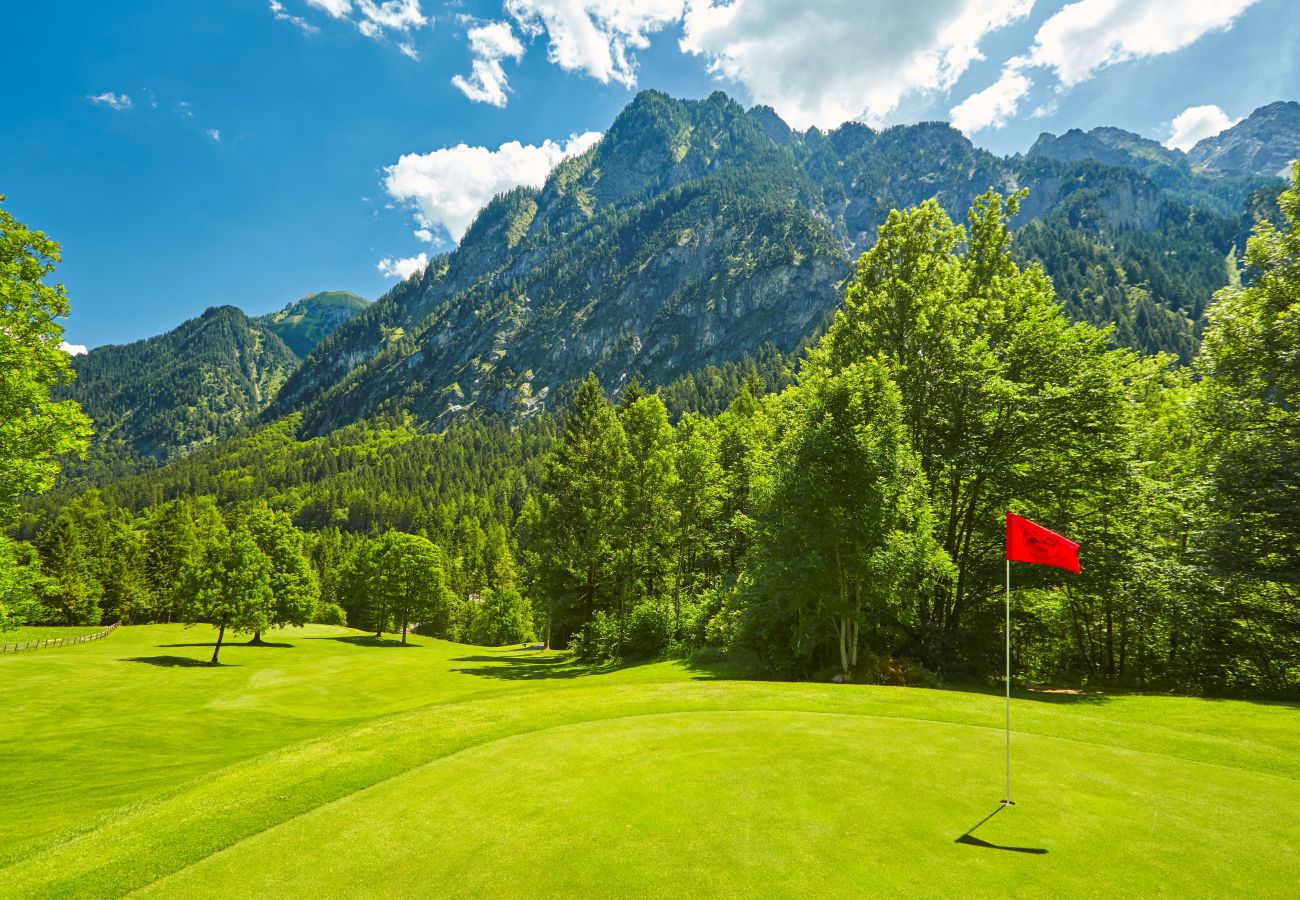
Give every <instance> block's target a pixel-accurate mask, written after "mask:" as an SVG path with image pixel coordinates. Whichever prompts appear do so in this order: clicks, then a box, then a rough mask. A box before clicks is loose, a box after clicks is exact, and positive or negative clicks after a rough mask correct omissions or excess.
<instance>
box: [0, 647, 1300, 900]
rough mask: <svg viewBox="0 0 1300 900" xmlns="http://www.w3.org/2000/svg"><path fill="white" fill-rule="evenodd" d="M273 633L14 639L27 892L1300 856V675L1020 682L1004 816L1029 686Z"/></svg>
mask: <svg viewBox="0 0 1300 900" xmlns="http://www.w3.org/2000/svg"><path fill="white" fill-rule="evenodd" d="M270 640H272V641H275V642H277V643H284V644H291V645H292V646H286V647H269V648H254V647H244V646H239V645H234V646H231V647H229V648H228V649H227V650H223V651H222V658H223V660H224V661H225V662H226V663H228V665H226V666H222V667H220V668H215V669H214V668H208V667H206V666H201V665H193V664H192V663H193V662H196V661H199V660H202V659H205V658H206V657H207V656H208V655H209V653H210V649H209V648H208V647H207V646H188V647H187V646H179V647H178V646H170V645H175V644H206V643H207V642H208V641H210V634H209V633H207V629H202V630H200V629H192V630H189V631H186V630H182V629H180V628H178V627H173V626H155V627H143V628H124V629H119V630H118V631H117V632H115V633H114V634H113V635H110V636H109V637H108V638H106V639H105V640H103V641H99V642H95V643H93V644H88V645H83V646H80V647H75V648H68V649H55V650H50V651H41V652H39V653H33V654H28V655H14V656H12V657H9V658H3V657H0V698H3V701H4V704H5V705H4V708H5V709H6V711H7V713H8V714H7V715H6V716H5V717H4V718H3V719H2V720H0V866H4V867H3V868H0V895H3V896H6V897H8V896H24V895H58V894H78V895H105V894H107V895H113V894H121V893H125V892H128V891H131V890H137V889H143V892H144V893H145V894H149V895H154V896H168V897H170V896H186V897H189V896H207V895H212V896H216V895H218V894H220V895H223V896H231V895H234V896H248V895H260V896H322V895H325V896H351V895H356V894H362V895H371V896H375V895H385V896H409V895H437V896H496V895H513V896H522V895H529V896H533V895H541V896H572V895H575V894H581V895H600V896H628V895H637V896H647V895H653V896H660V895H676V896H683V895H745V896H754V895H764V896H795V895H805V894H808V893H810V892H815V893H817V894H819V895H825V896H848V895H861V894H863V893H864V892H873V893H890V894H909V895H921V896H953V895H992V894H999V895H1004V894H1011V895H1023V896H1042V895H1044V894H1049V893H1050V894H1054V895H1069V896H1082V895H1098V894H1104V893H1122V894H1125V895H1132V894H1135V893H1140V894H1164V895H1168V896H1222V895H1234V894H1235V895H1251V896H1286V895H1289V894H1290V895H1293V894H1294V887H1295V885H1296V884H1297V883H1300V860H1298V859H1297V854H1296V852H1295V850H1296V848H1297V847H1300V817H1297V816H1296V814H1295V810H1296V809H1298V808H1300V709H1297V708H1296V707H1294V706H1288V705H1273V704H1250V703H1244V702H1220V701H1207V700H1196V699H1188V698H1166V697H1141V696H1125V697H1113V698H1097V697H1088V698H1078V697H1069V696H1059V695H1038V696H1035V697H1030V696H1026V697H1024V698H1018V699H1017V700H1015V701H1014V704H1013V706H1014V708H1013V717H1014V723H1013V724H1014V728H1015V734H1014V736H1013V740H1014V752H1015V757H1016V782H1015V784H1014V786H1013V789H1014V792H1015V794H1016V799H1017V801H1018V805H1017V806H1015V807H1011V808H1007V809H1004V810H1001V811H998V812H996V813H995V814H994V815H993V816H992V818H987V820H986V817H988V816H989V815H990V814H991V813H994V811H995V810H997V809H998V806H997V800H998V799H999V798H1000V797H1001V793H1002V769H1001V762H1002V752H1003V749H1002V748H1003V744H1002V732H1001V730H1000V725H1001V721H1002V720H1001V714H1002V703H1001V699H1000V698H998V697H994V696H989V695H986V694H982V693H977V692H960V691H928V690H918V689H898V688H884V687H881V688H868V687H855V686H838V685H814V684H784V683H770V682H753V681H731V680H726V679H722V678H716V677H715V675H716V674H717V673H716V672H710V671H708V670H693V669H691V668H689V667H686V666H684V665H681V664H675V663H659V664H654V665H647V666H638V667H632V668H626V669H620V670H615V671H609V672H598V673H593V672H590V671H589V670H587V669H584V668H583V667H580V666H576V665H573V664H571V663H569V662H567V661H566V660H565V659H563V658H562V657H556V656H546V655H542V654H538V653H529V652H520V651H513V650H484V649H483V648H474V647H464V646H458V645H452V644H447V643H444V642H438V641H429V640H426V639H422V638H417V639H415V646H412V647H407V648H401V647H396V646H393V645H392V644H391V642H386V643H384V644H382V645H379V646H374V645H371V642H370V641H369V639H367V638H365V637H363V636H358V635H356V633H355V632H348V631H346V630H344V629H331V628H325V627H320V626H316V627H312V628H309V629H306V630H303V631H294V632H277V633H274V634H273V635H271V636H270ZM141 660H143V661H141ZM981 822H982V824H981ZM972 828H974V829H975V830H974V831H973V833H971V834H969V835H968V836H967V837H966V838H965V839H964V840H963V841H960V842H959V841H958V838H960V837H962V835H964V834H966V833H967V832H968V831H969V830H970V829H972ZM980 842H983V843H982V844H981V843H980ZM990 845H992V846H990ZM1007 848H1020V849H1021V850H1032V851H1045V852H1015V850H1013V849H1007Z"/></svg>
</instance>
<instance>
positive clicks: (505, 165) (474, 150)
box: [384, 131, 600, 242]
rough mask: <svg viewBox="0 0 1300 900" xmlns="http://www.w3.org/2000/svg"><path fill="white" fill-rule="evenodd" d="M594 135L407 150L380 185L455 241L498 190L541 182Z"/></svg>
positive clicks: (425, 225) (421, 221) (428, 227)
mask: <svg viewBox="0 0 1300 900" xmlns="http://www.w3.org/2000/svg"><path fill="white" fill-rule="evenodd" d="M598 140H600V135H599V134H598V133H597V132H594V131H589V132H587V133H586V134H581V135H573V136H571V137H570V138H569V140H568V141H566V142H564V143H562V144H561V143H557V142H556V141H549V140H548V141H544V142H543V143H542V144H541V145H540V146H539V145H532V144H521V143H519V141H510V142H509V143H505V144H502V145H501V146H500V147H498V148H497V149H495V150H489V149H488V148H487V147H471V146H468V145H466V144H458V145H456V146H455V147H444V148H442V149H440V150H434V151H433V152H432V153H408V154H405V155H403V156H402V157H401V158H400V159H398V160H397V162H396V163H394V164H393V165H391V166H388V167H386V168H385V169H384V176H385V177H384V189H385V190H387V191H388V195H389V196H390V197H392V198H393V199H394V200H397V201H399V202H400V203H403V204H405V205H407V206H409V207H411V208H412V209H414V211H415V218H416V222H417V224H418V225H419V226H420V228H421V229H423V230H425V231H427V232H429V233H430V236H432V234H433V231H434V229H437V228H442V229H445V231H446V232H447V234H448V235H449V236H450V237H451V239H452V240H453V241H456V242H458V241H460V239H461V238H462V237H463V236H464V234H465V230H466V229H467V228H469V226H470V223H471V222H473V221H474V216H476V215H477V214H478V211H479V210H480V209H482V208H483V206H484V204H486V203H487V202H488V201H489V200H491V199H492V198H493V197H495V196H496V195H497V194H500V193H502V192H503V191H507V190H510V189H511V188H513V187H517V186H519V185H529V186H533V187H540V186H541V185H542V184H543V183H544V182H545V181H546V176H547V175H548V174H549V173H550V171H551V169H553V168H554V167H555V165H556V164H557V163H559V162H560V161H561V160H562V159H564V158H565V157H567V156H573V155H576V154H579V153H582V152H584V151H585V150H587V149H588V148H589V147H591V146H592V145H593V144H595V143H596V141H598Z"/></svg>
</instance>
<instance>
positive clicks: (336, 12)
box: [307, 0, 352, 19]
mask: <svg viewBox="0 0 1300 900" xmlns="http://www.w3.org/2000/svg"><path fill="white" fill-rule="evenodd" d="M307 5H308V6H314V7H316V8H317V9H320V10H324V11H325V12H327V13H329V14H330V15H331V16H333V17H334V18H336V19H342V18H344V17H345V16H347V14H348V13H350V12H352V0H307Z"/></svg>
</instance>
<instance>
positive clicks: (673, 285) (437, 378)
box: [267, 91, 1228, 433]
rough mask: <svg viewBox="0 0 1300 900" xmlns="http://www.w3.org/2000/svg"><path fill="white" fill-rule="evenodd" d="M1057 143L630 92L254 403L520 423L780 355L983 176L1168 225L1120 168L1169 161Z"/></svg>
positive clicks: (960, 202) (333, 417) (1098, 222)
mask: <svg viewBox="0 0 1300 900" xmlns="http://www.w3.org/2000/svg"><path fill="white" fill-rule="evenodd" d="M1066 138H1068V140H1066ZM1066 138H1061V139H1054V140H1055V141H1056V142H1057V146H1058V150H1057V152H1051V151H1050V147H1051V144H1052V142H1050V141H1048V142H1045V141H1043V140H1040V142H1039V145H1036V148H1037V149H1038V152H1036V153H1033V154H1031V156H1030V157H1029V158H1012V159H1003V158H999V157H996V156H994V155H992V154H990V153H988V152H986V151H983V150H980V149H978V148H976V147H974V146H973V145H972V144H971V143H970V141H969V140H967V139H966V138H965V137H964V136H963V135H962V134H961V133H959V132H957V131H955V130H954V129H953V128H951V127H950V126H948V125H947V124H944V123H923V124H920V125H914V126H900V127H896V128H891V129H888V130H886V131H883V132H876V131H873V130H871V129H869V128H867V127H865V126H863V125H860V124H856V123H850V124H846V125H844V126H841V127H840V128H838V129H835V130H834V131H831V132H821V131H818V130H816V129H812V130H810V131H808V132H803V133H800V132H796V131H793V130H791V129H790V128H789V127H788V126H786V124H785V123H784V122H782V121H781V120H780V118H779V117H778V116H777V115H776V114H775V113H774V112H773V111H772V110H771V109H768V108H766V107H757V108H755V109H753V110H750V111H748V112H747V111H745V110H744V109H743V108H741V107H740V106H739V105H738V104H736V103H735V102H734V101H732V100H730V99H729V98H727V97H726V96H725V95H723V94H721V93H717V94H714V95H713V96H712V97H710V98H708V99H707V100H701V101H680V100H674V99H672V98H670V97H667V96H666V95H664V94H661V93H658V92H654V91H647V92H643V93H642V94H640V95H638V96H637V97H636V99H635V100H634V101H633V102H632V103H631V104H630V105H629V106H628V107H627V108H626V109H625V110H624V111H623V112H622V113H621V114H620V115H619V116H618V118H617V119H616V120H615V121H614V123H613V124H612V125H611V127H610V129H609V131H608V132H607V133H606V134H605V136H604V138H603V139H602V140H601V141H600V142H599V143H598V144H597V145H595V146H594V147H592V148H591V149H590V150H588V151H587V152H586V153H584V154H583V155H581V156H579V157H575V158H571V159H568V160H565V161H564V162H562V163H561V164H560V165H558V166H557V167H556V169H555V170H554V171H553V172H552V173H551V175H550V177H549V178H548V180H547V182H546V184H545V185H544V186H543V187H542V188H541V190H532V189H518V190H515V191H511V192H509V193H507V194H504V195H502V196H499V197H497V198H496V199H495V200H493V201H492V202H491V203H489V204H488V206H486V207H485V208H484V209H483V210H482V211H481V212H480V214H479V216H478V218H477V220H476V221H475V222H474V224H473V226H472V227H471V228H470V229H469V231H468V232H467V233H466V235H465V237H464V239H463V240H462V241H461V244H460V246H459V247H458V248H457V249H456V250H454V251H453V252H451V253H449V254H446V255H444V256H440V257H437V258H435V259H434V260H432V261H431V262H430V264H429V266H428V268H427V269H426V270H425V271H423V272H421V273H417V274H416V275H413V276H411V278H410V279H408V280H407V281H405V282H403V283H402V284H400V285H398V286H397V287H396V288H394V289H393V290H392V291H391V292H390V293H389V294H387V295H386V296H385V297H383V298H381V299H380V300H379V301H377V302H376V303H374V304H373V305H372V306H370V307H369V308H367V309H366V310H365V311H364V312H362V313H361V314H360V315H358V316H357V317H356V318H355V319H353V320H351V321H349V322H347V323H346V324H344V325H342V326H341V327H340V328H339V329H338V330H337V331H336V332H335V333H334V334H332V335H331V336H330V337H328V338H326V339H325V340H324V341H323V342H322V343H321V344H320V346H319V347H318V349H317V350H316V351H315V352H314V353H313V355H312V356H311V358H310V359H308V360H307V361H306V362H305V363H304V365H303V366H302V367H301V368H300V369H299V370H298V371H297V372H296V373H295V374H294V375H293V377H292V378H290V380H289V381H288V382H287V384H286V385H285V387H284V389H283V390H282V391H281V393H280V395H279V397H278V398H277V400H276V403H275V405H274V407H273V408H272V409H271V410H270V411H268V413H267V415H268V417H274V416H278V415H283V414H287V413H290V412H295V411H302V412H303V413H304V417H305V422H306V425H307V428H308V430H310V431H312V432H316V433H321V432H325V431H328V430H330V429H332V428H334V427H337V426H339V425H342V424H345V423H347V422H351V421H355V420H356V419H357V418H359V417H363V416H366V415H370V414H373V413H375V412H379V411H397V410H402V411H407V412H410V413H413V414H414V415H416V416H418V417H419V418H422V419H425V420H427V421H432V422H435V423H439V422H445V421H447V419H448V417H451V416H455V415H460V414H463V413H465V412H466V411H469V410H487V411H491V412H497V413H505V414H508V415H515V416H518V415H527V414H529V413H531V412H533V411H536V410H537V409H540V408H542V407H543V406H544V405H545V403H546V400H547V398H548V397H549V396H553V394H554V392H555V391H556V389H557V388H559V387H561V386H562V385H565V384H568V383H570V382H572V381H573V380H574V379H576V378H580V377H581V376H582V375H583V374H585V373H586V372H587V371H589V370H591V371H595V372H596V373H597V375H599V376H600V378H601V380H602V383H603V384H605V385H606V387H607V388H610V389H613V388H615V387H617V385H618V384H620V383H621V382H622V381H623V380H625V379H627V378H631V377H632V376H633V375H636V376H638V377H639V378H640V379H641V380H642V381H643V382H645V383H647V384H656V383H662V382H663V381H665V380H668V379H671V378H672V377H674V376H677V375H679V374H681V373H683V372H686V371H691V370H693V369H697V368H700V367H702V366H704V365H708V364H718V363H723V362H726V361H729V360H734V359H738V358H739V357H741V356H742V355H743V354H745V353H747V352H753V351H754V350H755V349H756V348H757V347H758V346H759V345H761V344H762V343H765V342H771V343H773V344H775V345H776V346H777V347H778V348H779V349H782V350H787V351H788V350H790V349H792V348H794V347H796V346H797V345H799V343H800V342H801V341H803V340H805V339H806V338H807V337H808V336H809V335H810V334H811V333H813V332H814V331H815V330H816V329H817V328H818V327H820V326H821V325H822V324H823V323H824V322H825V321H826V320H827V318H828V316H829V315H830V314H831V313H832V312H833V311H834V309H835V308H836V304H837V302H838V298H839V297H840V295H841V293H842V287H843V284H844V282H845V280H846V279H847V278H849V277H850V275H851V272H852V266H851V262H850V261H851V260H853V259H855V258H856V257H857V256H858V255H859V254H860V253H861V252H863V251H864V250H865V249H867V248H868V247H869V246H870V245H871V244H872V243H873V242H874V240H875V237H876V230H877V229H878V228H879V226H880V225H881V223H883V222H884V220H885V218H886V217H887V216H888V214H889V211H890V210H891V209H893V208H905V207H908V206H911V205H914V204H916V203H919V202H921V201H922V200H925V199H928V198H930V197H935V198H937V199H938V200H939V202H940V203H941V204H942V205H943V206H944V207H945V208H946V209H947V210H948V212H949V214H950V215H952V216H954V217H955V218H956V219H958V220H959V221H961V220H962V219H963V218H964V216H965V213H966V210H967V208H968V207H969V206H970V203H971V201H972V200H973V199H974V198H975V197H976V196H978V195H979V194H981V193H983V192H984V191H986V190H987V189H989V188H990V187H993V188H996V189H998V190H1000V191H1002V192H1004V193H1006V192H1009V191H1011V190H1014V189H1016V188H1017V187H1022V186H1023V187H1029V188H1030V196H1029V200H1028V201H1027V202H1026V204H1025V206H1024V212H1023V214H1022V217H1021V218H1022V220H1028V219H1029V218H1035V217H1038V218H1042V217H1047V216H1049V215H1062V216H1066V215H1068V216H1071V217H1072V219H1071V221H1072V222H1073V223H1075V224H1079V225H1080V227H1091V228H1096V229H1105V228H1110V229H1115V230H1123V229H1157V228H1160V227H1162V226H1163V224H1164V223H1165V221H1166V217H1167V216H1168V215H1169V210H1170V202H1171V200H1170V197H1169V196H1168V195H1167V192H1165V191H1163V190H1162V189H1161V187H1160V185H1159V184H1157V183H1156V182H1155V181H1153V180H1152V178H1150V177H1148V176H1147V175H1145V174H1143V172H1142V171H1140V170H1138V169H1135V168H1133V167H1132V166H1133V161H1134V160H1135V159H1137V160H1144V161H1146V162H1149V163H1150V166H1154V167H1156V168H1159V167H1169V168H1171V169H1173V170H1176V174H1178V175H1179V177H1185V178H1190V177H1191V176H1190V173H1189V172H1188V171H1187V169H1188V167H1187V164H1186V161H1185V160H1181V159H1180V156H1181V154H1172V153H1170V152H1169V151H1164V149H1163V148H1160V146H1159V145H1158V144H1156V143H1155V142H1154V141H1147V140H1145V139H1142V138H1139V137H1137V136H1136V135H1130V134H1128V133H1126V132H1122V131H1119V130H1118V129H1097V130H1095V131H1094V132H1092V133H1090V134H1089V135H1083V134H1082V133H1079V134H1078V135H1075V134H1074V133H1071V135H1067V136H1066ZM1061 141H1066V143H1065V144H1064V145H1061V144H1060V142H1061ZM1071 143H1075V144H1079V145H1080V146H1083V145H1087V147H1089V148H1092V150H1095V152H1096V153H1103V151H1104V154H1107V159H1113V160H1118V161H1121V162H1124V163H1125V164H1126V167H1125V168H1114V167H1112V166H1108V165H1103V164H1101V163H1099V162H1096V161H1094V159H1095V156H1094V154H1093V152H1091V151H1090V152H1084V151H1082V150H1078V151H1075V150H1070V149H1069V145H1070V144H1071ZM1040 145H1041V146H1040ZM1097 148H1100V149H1097ZM1058 157H1064V158H1058ZM1075 157H1077V159H1076V158H1075ZM1148 168H1149V167H1148ZM1076 220H1077V222H1076ZM1227 249H1228V248H1227V246H1226V245H1225V246H1224V247H1223V248H1220V249H1215V250H1214V252H1215V253H1218V254H1220V258H1222V255H1223V254H1224V253H1226V252H1227ZM1189 327H1190V326H1189Z"/></svg>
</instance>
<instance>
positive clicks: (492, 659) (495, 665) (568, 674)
mask: <svg viewBox="0 0 1300 900" xmlns="http://www.w3.org/2000/svg"><path fill="white" fill-rule="evenodd" d="M452 662H465V663H486V665H482V666H473V667H467V668H461V669H453V670H452V671H453V672H460V673H461V674H463V675H477V676H478V677H480V678H499V679H502V680H504V681H542V680H546V679H554V678H581V677H582V676H583V675H596V674H598V673H600V672H611V671H613V670H614V669H615V668H617V667H616V666H608V667H604V668H600V667H596V666H586V665H583V664H582V663H579V662H575V661H574V659H573V657H571V656H567V655H566V656H534V657H526V656H457V657H455V658H453V659H452Z"/></svg>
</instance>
